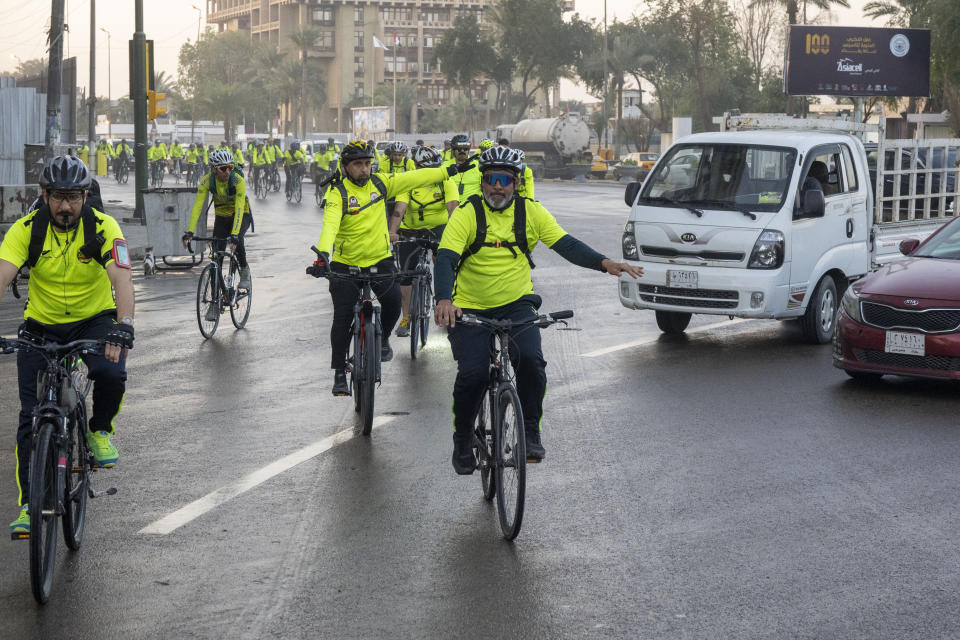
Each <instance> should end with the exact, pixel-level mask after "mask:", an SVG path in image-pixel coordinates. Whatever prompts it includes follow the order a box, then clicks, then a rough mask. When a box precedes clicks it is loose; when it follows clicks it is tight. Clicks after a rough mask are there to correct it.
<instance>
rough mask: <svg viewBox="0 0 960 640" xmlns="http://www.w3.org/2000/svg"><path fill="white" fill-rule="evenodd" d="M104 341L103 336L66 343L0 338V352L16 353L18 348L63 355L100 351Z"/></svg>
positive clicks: (50, 354) (51, 354)
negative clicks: (75, 352)
mask: <svg viewBox="0 0 960 640" xmlns="http://www.w3.org/2000/svg"><path fill="white" fill-rule="evenodd" d="M105 343H106V341H105V340H104V339H103V338H99V339H96V340H91V339H86V338H84V339H80V340H74V341H73V342H67V343H66V344H60V343H58V342H52V341H48V340H45V341H44V342H43V343H42V344H40V343H36V342H33V341H32V340H26V339H24V338H0V353H16V352H17V351H18V350H20V349H24V348H26V349H28V350H32V351H39V352H41V353H45V354H47V355H49V356H58V357H63V356H66V355H69V354H70V353H72V352H74V351H81V352H83V353H100V352H101V351H102V350H103V345H104V344H105Z"/></svg>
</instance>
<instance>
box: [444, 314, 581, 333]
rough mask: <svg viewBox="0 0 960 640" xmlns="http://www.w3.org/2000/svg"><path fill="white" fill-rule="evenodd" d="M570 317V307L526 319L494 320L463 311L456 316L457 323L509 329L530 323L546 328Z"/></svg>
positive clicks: (563, 321) (571, 315)
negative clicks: (460, 314) (463, 312)
mask: <svg viewBox="0 0 960 640" xmlns="http://www.w3.org/2000/svg"><path fill="white" fill-rule="evenodd" d="M572 317H573V311H572V310H570V309H567V310H565V311H554V312H552V313H545V314H541V315H539V316H537V317H536V318H529V319H527V320H494V319H493V318H484V317H483V316H478V315H475V314H472V313H465V314H463V315H462V316H460V317H459V318H457V324H463V325H467V326H473V327H485V328H487V329H493V330H509V329H513V328H514V327H522V326H525V325H530V324H532V325H536V326H538V327H540V328H546V327H549V326H550V325H552V324H557V323H560V324H567V323H566V322H565V321H566V319H567V318H572Z"/></svg>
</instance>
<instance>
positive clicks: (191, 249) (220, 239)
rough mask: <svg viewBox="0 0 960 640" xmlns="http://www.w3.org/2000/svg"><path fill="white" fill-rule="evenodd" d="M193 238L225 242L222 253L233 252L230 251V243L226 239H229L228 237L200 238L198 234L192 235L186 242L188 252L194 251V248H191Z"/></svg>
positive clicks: (201, 240) (200, 240) (203, 240)
mask: <svg viewBox="0 0 960 640" xmlns="http://www.w3.org/2000/svg"><path fill="white" fill-rule="evenodd" d="M194 240H196V241H197V242H218V241H222V242H226V243H227V247H226V249H224V250H223V252H224V253H233V252H232V251H230V243H229V242H227V241H228V240H229V238H201V237H200V236H193V237H192V238H190V240H189V241H188V242H187V251H189V252H190V253H195V252H194V250H193V241H194Z"/></svg>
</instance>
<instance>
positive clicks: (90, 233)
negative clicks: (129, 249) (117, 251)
mask: <svg viewBox="0 0 960 640" xmlns="http://www.w3.org/2000/svg"><path fill="white" fill-rule="evenodd" d="M98 221H100V218H98V217H97V214H96V213H94V211H93V209H91V208H90V206H89V205H86V204H84V205H83V209H81V213H80V223H81V224H82V225H83V238H84V240H86V243H85V244H84V245H83V246H82V247H80V252H81V253H82V254H83V255H85V256H87V257H88V258H90V259H91V260H94V261H96V262H97V263H98V264H99V265H100V266H106V262H107V261H106V259H105V258H104V256H103V245H104V243H105V242H106V239H105V238H104V237H103V234H101V233H98V232H97V222H98ZM24 224H25V225H26V226H28V227H30V245H29V248H28V249H27V261H26V263H25V265H26V266H28V267H33V266H34V265H36V264H37V260H39V259H40V256H41V254H42V253H43V243H44V241H45V240H46V239H47V229H48V228H49V226H50V207H49V206H47V205H46V204H44V205H43V206H42V207H40V208H39V209H37V212H36V213H35V214H34V215H33V218H31V219H30V220H28V221H27V222H25V223H24Z"/></svg>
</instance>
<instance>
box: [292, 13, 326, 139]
mask: <svg viewBox="0 0 960 640" xmlns="http://www.w3.org/2000/svg"><path fill="white" fill-rule="evenodd" d="M318 38H320V30H319V29H315V28H313V27H302V28H300V29H299V30H297V31H294V32H293V33H291V34H290V42H292V43H293V44H294V45H295V46H296V47H297V49H299V50H300V128H299V130H298V131H299V135H300V137H304V136H306V135H307V52H309V51H310V49H311V48H313V45H314V43H316V41H317V39H318Z"/></svg>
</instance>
